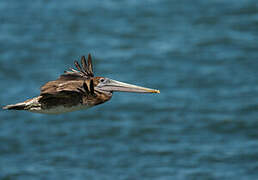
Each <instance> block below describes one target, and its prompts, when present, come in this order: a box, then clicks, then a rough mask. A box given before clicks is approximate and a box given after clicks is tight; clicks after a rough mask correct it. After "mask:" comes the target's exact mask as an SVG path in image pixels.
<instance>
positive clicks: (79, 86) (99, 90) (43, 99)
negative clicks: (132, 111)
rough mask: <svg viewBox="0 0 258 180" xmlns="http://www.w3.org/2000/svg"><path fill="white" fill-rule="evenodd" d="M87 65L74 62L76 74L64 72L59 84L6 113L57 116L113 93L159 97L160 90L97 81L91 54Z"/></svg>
mask: <svg viewBox="0 0 258 180" xmlns="http://www.w3.org/2000/svg"><path fill="white" fill-rule="evenodd" d="M87 62H88V63H86V59H85V57H84V56H82V58H81V65H80V64H79V63H78V61H74V64H75V67H76V68H77V70H75V69H72V68H70V71H65V72H64V74H62V75H61V76H60V77H59V78H58V79H57V80H54V81H50V82H48V83H46V84H45V85H43V86H42V87H41V89H40V95H39V96H38V97H35V98H32V99H29V100H27V101H24V102H22V103H17V104H13V105H7V106H5V107H4V109H12V110H28V111H31V112H38V113H47V114H58V113H64V112H70V111H74V110H79V109H84V108H89V107H92V106H95V105H98V104H101V103H104V102H106V101H108V100H109V99H110V98H111V97H112V94H113V91H124V92H140V93H159V91H158V90H153V89H148V88H143V87H140V86H135V85H130V84H126V83H122V82H119V81H115V80H112V79H108V78H104V77H94V74H93V65H92V59H91V55H90V54H89V55H88V61H87Z"/></svg>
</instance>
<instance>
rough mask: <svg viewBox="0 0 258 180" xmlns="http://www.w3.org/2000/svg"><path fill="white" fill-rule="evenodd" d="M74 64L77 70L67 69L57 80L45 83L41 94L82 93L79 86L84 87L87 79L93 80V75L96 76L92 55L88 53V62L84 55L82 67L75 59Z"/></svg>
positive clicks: (88, 80)
mask: <svg viewBox="0 0 258 180" xmlns="http://www.w3.org/2000/svg"><path fill="white" fill-rule="evenodd" d="M74 64H75V66H76V68H77V70H75V69H73V68H70V70H71V71H65V73H64V74H62V75H61V76H60V77H59V78H58V79H57V80H55V81H50V82H48V83H46V84H45V85H43V86H42V87H41V89H40V95H59V94H60V95H61V94H62V93H61V92H78V93H80V91H79V90H78V88H81V87H83V84H84V83H85V82H86V81H87V82H91V81H90V79H91V77H94V74H93V70H92V69H93V65H92V60H91V55H90V54H89V55H88V64H87V63H86V59H85V57H84V56H82V58H81V64H82V67H81V66H80V64H79V63H78V61H74ZM89 87H90V84H89Z"/></svg>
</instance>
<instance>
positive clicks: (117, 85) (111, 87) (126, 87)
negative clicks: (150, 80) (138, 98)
mask: <svg viewBox="0 0 258 180" xmlns="http://www.w3.org/2000/svg"><path fill="white" fill-rule="evenodd" d="M101 89H102V90H105V91H120V92H135V93H160V91H159V90H156V89H149V88H145V87H141V86H136V85H132V84H127V83H123V82H119V81H115V80H112V79H109V81H108V82H107V83H106V84H105V85H104V86H103V87H101Z"/></svg>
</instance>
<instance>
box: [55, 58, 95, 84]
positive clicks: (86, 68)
mask: <svg viewBox="0 0 258 180" xmlns="http://www.w3.org/2000/svg"><path fill="white" fill-rule="evenodd" d="M74 65H75V67H76V69H77V70H78V71H77V70H75V69H73V68H70V71H65V72H64V73H65V74H62V75H61V76H60V77H59V79H58V80H77V79H81V78H86V79H89V78H90V77H94V73H93V66H92V60H91V55H90V54H89V55H88V65H87V63H86V59H85V56H82V57H81V65H82V67H81V66H80V64H79V62H78V61H76V60H75V61H74Z"/></svg>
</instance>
